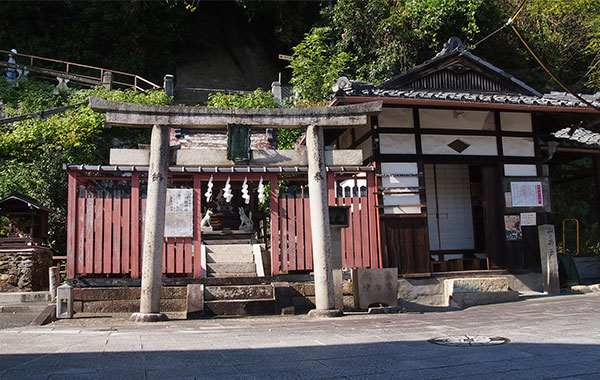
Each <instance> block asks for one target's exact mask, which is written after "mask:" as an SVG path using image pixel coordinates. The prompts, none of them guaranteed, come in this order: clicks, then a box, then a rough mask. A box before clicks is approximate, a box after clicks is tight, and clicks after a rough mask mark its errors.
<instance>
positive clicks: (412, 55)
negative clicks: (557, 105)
mask: <svg viewBox="0 0 600 380" xmlns="http://www.w3.org/2000/svg"><path fill="white" fill-rule="evenodd" d="M520 3H521V0H509V1H505V0H493V1H484V0H397V1H391V0H340V1H338V2H336V3H335V6H334V7H332V8H324V10H323V12H322V13H323V20H322V22H321V24H320V25H319V26H320V27H319V28H315V29H313V30H312V31H311V33H308V34H306V35H305V37H304V39H303V41H302V42H300V43H299V44H298V45H297V46H296V47H295V48H294V60H293V61H292V62H291V64H290V66H291V67H292V69H293V78H292V83H294V84H295V85H296V87H297V89H298V90H299V92H300V97H301V99H302V100H303V101H304V102H305V103H309V104H310V103H311V102H319V101H323V100H325V99H327V96H328V95H329V94H330V93H331V84H333V83H334V82H335V80H336V79H337V77H339V76H341V75H346V76H348V77H350V78H352V79H358V80H365V81H368V82H371V83H374V84H378V83H381V82H382V81H385V80H387V79H390V78H391V77H393V76H394V75H397V74H400V73H402V72H404V71H406V70H407V69H409V68H411V67H414V66H416V65H418V64H420V63H422V62H424V61H425V60H427V59H430V58H432V57H433V56H434V55H435V54H436V53H437V52H438V51H440V50H441V48H442V45H443V43H444V42H446V41H447V40H448V38H450V37H451V36H458V37H460V38H461V39H462V40H463V42H464V43H465V44H467V45H473V44H474V43H475V42H477V41H479V40H481V39H482V38H483V37H485V36H487V35H488V34H490V33H491V32H493V31H495V30H497V29H498V28H499V27H500V26H502V25H503V24H504V23H505V22H506V21H507V20H508V19H509V17H511V16H512V15H513V14H514V12H515V11H516V9H517V8H518V6H519V5H520ZM516 23H517V25H518V26H519V28H521V29H522V30H523V32H524V33H525V35H526V36H528V37H529V39H530V42H531V44H532V45H533V46H534V48H535V49H536V50H537V51H538V52H539V53H540V55H541V56H542V58H544V60H546V61H547V62H548V63H549V65H550V67H551V68H552V69H553V70H554V71H555V72H556V73H557V74H558V75H559V77H560V78H561V79H563V81H565V82H566V83H567V84H568V85H570V86H572V87H574V88H575V89H576V90H578V91H582V90H586V91H590V90H591V91H592V92H593V91H597V90H598V89H600V0H552V1H547V0H531V1H529V2H528V3H527V5H526V7H525V9H524V10H523V11H522V12H521V13H520V14H519V16H518V18H517V20H516ZM475 53H476V54H477V55H479V56H480V57H482V58H484V59H485V60H487V61H489V62H491V63H493V64H495V65H497V66H499V67H502V68H503V69H504V70H506V71H507V72H510V73H511V74H513V75H516V76H517V77H520V78H522V79H524V80H525V81H526V82H527V83H528V84H530V85H532V86H534V87H537V88H538V89H539V90H541V91H550V90H552V89H556V88H557V85H556V84H555V83H553V82H552V80H551V79H550V78H549V77H548V75H547V74H546V73H544V72H543V71H542V70H541V69H540V67H539V65H538V63H537V62H535V61H534V60H533V59H532V57H531V56H530V54H529V53H528V52H527V51H526V50H525V49H524V48H523V46H522V45H521V43H520V41H519V40H518V39H517V38H516V36H515V35H514V33H513V32H512V31H511V29H510V28H506V29H505V30H503V31H502V32H500V33H497V34H495V35H494V36H493V37H492V38H490V39H488V40H486V41H485V42H484V43H482V44H481V45H478V46H477V48H476V49H475ZM586 86H587V88H585V87H586Z"/></svg>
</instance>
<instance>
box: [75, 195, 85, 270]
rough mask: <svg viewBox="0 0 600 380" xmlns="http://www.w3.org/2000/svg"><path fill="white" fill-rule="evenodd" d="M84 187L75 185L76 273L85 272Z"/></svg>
mask: <svg viewBox="0 0 600 380" xmlns="http://www.w3.org/2000/svg"><path fill="white" fill-rule="evenodd" d="M84 260H85V189H84V188H83V187H82V186H81V185H80V186H77V248H76V249H75V261H76V262H77V268H76V272H75V273H77V274H83V273H85V261H84Z"/></svg>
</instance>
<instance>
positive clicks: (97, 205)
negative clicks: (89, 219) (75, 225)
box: [94, 188, 104, 273]
mask: <svg viewBox="0 0 600 380" xmlns="http://www.w3.org/2000/svg"><path fill="white" fill-rule="evenodd" d="M103 208H104V198H103V191H102V189H98V188H97V189H96V199H95V202H94V209H95V210H94V211H95V212H94V273H102V254H103V252H102V240H103V234H102V225H103V222H104V220H103V216H102V210H103Z"/></svg>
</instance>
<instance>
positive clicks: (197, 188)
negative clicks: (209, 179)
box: [193, 173, 202, 278]
mask: <svg viewBox="0 0 600 380" xmlns="http://www.w3.org/2000/svg"><path fill="white" fill-rule="evenodd" d="M201 186H202V182H201V181H200V174H199V173H196V174H194V265H193V268H194V269H193V270H194V278H201V277H202V253H201V251H202V237H201V235H202V227H201V225H200V224H201V221H202V190H201Z"/></svg>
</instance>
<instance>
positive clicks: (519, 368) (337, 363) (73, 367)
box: [0, 293, 600, 380]
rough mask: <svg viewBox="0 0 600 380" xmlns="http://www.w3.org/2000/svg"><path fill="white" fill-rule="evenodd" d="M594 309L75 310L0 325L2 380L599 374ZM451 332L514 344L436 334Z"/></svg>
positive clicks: (576, 298) (578, 302) (527, 305)
mask: <svg viewBox="0 0 600 380" xmlns="http://www.w3.org/2000/svg"><path fill="white" fill-rule="evenodd" d="M597 310H600V294H598V293H588V294H581V295H561V296H553V297H541V298H531V299H528V300H525V301H520V302H515V303H509V304H496V305H486V306H477V307H471V308H468V309H465V310H457V311H446V312H431V313H403V314H387V315H368V314H364V313H362V314H361V313H357V314H350V315H347V316H344V317H341V318H336V319H309V318H308V317H306V316H281V317H280V316H269V317H247V318H215V319H206V320H193V321H191V320H189V321H188V320H183V319H177V318H182V317H183V316H182V315H177V314H174V315H170V317H171V318H172V319H171V320H169V321H166V322H160V323H154V324H137V323H133V322H130V321H129V320H128V317H129V315H127V314H122V315H113V316H111V317H106V316H104V317H102V318H98V317H94V316H92V315H78V316H77V318H75V319H72V320H59V321H57V322H55V323H52V324H50V325H47V326H41V327H33V326H28V327H15V328H8V329H4V330H0V379H23V380H27V379H44V380H49V379H61V380H64V379H103V380H106V379H119V380H123V379H144V380H149V379H167V380H168V379H178V380H182V379H183V380H185V379H195V380H198V379H293V380H298V379H481V378H484V379H486V380H492V379H555V378H556V379H559V378H560V379H598V378H600V340H599V339H598V338H599V337H600V326H599V324H598V322H597V320H598V318H597ZM449 335H452V336H476V335H479V336H489V337H495V336H499V337H506V338H508V339H510V343H506V344H502V345H494V346H479V347H475V346H467V347H457V346H442V345H435V344H432V343H429V342H428V340H429V339H432V338H437V337H446V336H449Z"/></svg>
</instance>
